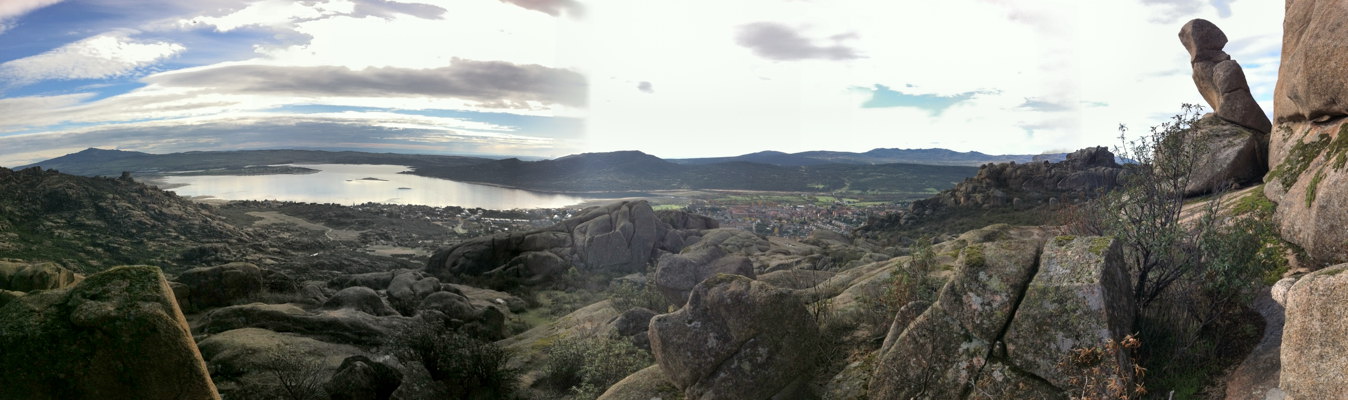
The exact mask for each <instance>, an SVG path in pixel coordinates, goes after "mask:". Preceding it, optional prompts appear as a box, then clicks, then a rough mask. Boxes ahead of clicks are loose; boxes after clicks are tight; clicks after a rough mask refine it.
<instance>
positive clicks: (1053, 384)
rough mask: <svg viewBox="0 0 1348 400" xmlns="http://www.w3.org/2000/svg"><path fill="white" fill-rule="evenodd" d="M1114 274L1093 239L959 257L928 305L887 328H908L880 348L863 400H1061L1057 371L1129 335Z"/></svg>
mask: <svg viewBox="0 0 1348 400" xmlns="http://www.w3.org/2000/svg"><path fill="white" fill-rule="evenodd" d="M1122 266H1123V264H1122V259H1121V254H1120V250H1119V245H1118V244H1117V243H1116V242H1115V241H1113V240H1111V239H1108V238H1100V237H1083V238H1077V237H1070V236H1059V237H1056V238H1052V239H1048V240H1046V241H1045V240H1040V239H1010V240H996V241H991V242H986V243H978V244H971V245H969V246H967V247H965V248H964V249H963V250H962V251H961V254H960V256H959V259H958V261H957V268H958V269H957V271H956V274H955V276H954V277H952V278H951V280H950V281H949V282H948V283H947V284H946V285H945V287H943V288H942V289H941V292H940V294H939V295H938V297H937V301H936V302H935V304H933V305H931V306H930V307H925V306H924V305H923V304H921V303H915V304H912V305H910V307H905V308H904V309H903V310H901V311H900V315H899V316H898V317H897V318H896V319H903V320H911V322H910V323H907V324H906V325H903V326H901V325H900V324H898V323H896V324H895V325H894V326H893V327H892V328H891V329H890V332H889V335H888V336H887V337H886V338H885V342H884V344H883V345H882V347H881V349H880V350H879V353H878V354H877V362H876V367H875V370H874V371H873V372H872V376H871V379H870V386H869V396H870V398H872V399H893V398H904V399H907V398H923V399H952V398H968V399H995V398H1031V399H1056V398H1065V397H1066V390H1067V389H1068V388H1070V387H1072V386H1071V384H1070V383H1069V382H1068V381H1067V380H1068V379H1070V377H1071V376H1073V374H1077V373H1080V371H1074V370H1067V369H1064V368H1072V367H1065V366H1062V365H1059V361H1062V360H1064V359H1065V358H1066V357H1067V355H1068V354H1069V353H1070V352H1071V350H1072V349H1074V348H1080V347H1094V346H1101V345H1103V344H1104V343H1105V341H1107V340H1120V339H1122V336H1123V335H1125V334H1127V333H1128V332H1129V329H1131V322H1132V306H1133V303H1132V298H1131V292H1130V291H1129V290H1128V289H1129V287H1130V283H1129V281H1128V277H1127V275H1126V274H1125V271H1124V270H1123V269H1122ZM917 310H923V311H922V312H921V314H920V315H917V316H916V317H915V318H914V317H911V316H907V315H906V314H912V313H914V312H915V311H917ZM1069 321H1070V322H1069ZM1126 362H1128V360H1126V359H1124V358H1120V359H1118V360H1108V361H1106V368H1105V370H1106V371H1109V370H1111V369H1110V368H1108V367H1109V366H1108V363H1114V364H1116V365H1115V366H1118V367H1120V369H1118V370H1120V371H1128V373H1129V374H1131V371H1132V370H1131V364H1124V363H1126ZM1121 378H1122V379H1123V381H1124V382H1131V376H1122V377H1121Z"/></svg>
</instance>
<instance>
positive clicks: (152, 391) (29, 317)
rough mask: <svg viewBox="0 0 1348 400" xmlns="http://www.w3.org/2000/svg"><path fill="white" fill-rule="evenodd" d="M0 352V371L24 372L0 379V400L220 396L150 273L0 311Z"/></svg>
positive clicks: (139, 271)
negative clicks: (10, 399)
mask: <svg viewBox="0 0 1348 400" xmlns="http://www.w3.org/2000/svg"><path fill="white" fill-rule="evenodd" d="M0 349H4V350H3V351H0V365H3V366H22V367H19V368H12V369H8V370H6V371H5V372H4V373H0V398H6V399H9V398H22V399H165V400H170V399H184V398H189V399H219V398H220V395H219V394H217V393H216V389H215V384H214V383H212V381H211V378H210V376H209V375H208V374H207V371H206V364H205V362H203V361H202V357H201V354H200V353H199V352H198V351H197V346H196V344H195V343H194V342H193V340H192V334H191V332H190V331H189V330H188V327H187V322H186V320H184V318H183V314H182V312H181V311H180V310H179V309H178V305H177V302H176V301H175V300H174V297H173V293H172V291H171V290H170V289H169V285H168V281H166V280H165V279H164V276H163V274H161V273H160V271H159V269H158V268H155V267H146V266H132V267H117V268H113V269H109V270H107V271H104V272H101V273H98V274H94V275H90V276H89V277H88V278H86V279H84V280H83V281H81V282H80V283H78V284H76V285H74V286H70V287H68V288H64V289H56V290H47V291H42V292H34V293H31V294H29V295H26V296H22V297H19V298H17V299H14V300H12V301H9V302H7V303H5V304H4V305H3V306H0ZM73 377H79V378H78V379H73Z"/></svg>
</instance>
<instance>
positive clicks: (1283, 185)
mask: <svg viewBox="0 0 1348 400" xmlns="http://www.w3.org/2000/svg"><path fill="white" fill-rule="evenodd" d="M1345 22H1348V9H1346V8H1345V6H1344V5H1343V3H1341V2H1337V1H1317V0H1295V1H1293V0H1289V1H1288V2H1287V13H1286V16H1285V18H1284V20H1283V47H1282V64H1281V66H1280V67H1279V69H1278V85H1277V89H1276V91H1275V93H1274V107H1273V115H1274V121H1275V122H1276V126H1274V129H1273V132H1272V135H1271V139H1270V143H1269V149H1270V151H1269V153H1270V154H1269V164H1268V166H1269V174H1268V175H1267V176H1266V177H1265V181H1267V182H1268V187H1267V188H1266V189H1265V190H1264V193H1265V194H1267V195H1268V197H1269V199H1270V200H1273V201H1274V202H1275V203H1278V211H1277V214H1276V215H1275V216H1274V218H1275V219H1276V220H1277V223H1278V226H1279V228H1280V230H1281V233H1282V236H1283V238H1285V239H1286V240H1288V241H1290V242H1293V243H1296V244H1298V245H1300V246H1301V247H1302V248H1304V249H1305V250H1306V252H1307V254H1309V255H1310V256H1311V257H1312V258H1313V259H1315V261H1316V262H1317V263H1318V264H1320V265H1319V266H1324V265H1329V264H1334V263H1342V262H1348V230H1345V229H1343V226H1344V225H1345V224H1346V223H1348V170H1345V169H1344V167H1345V160H1348V135H1345V134H1344V133H1345V132H1346V131H1348V118H1345V117H1348V102H1345V101H1344V98H1345V94H1348V73H1345V71H1344V68H1345V65H1348V54H1345V53H1344V52H1343V51H1342V43H1343V38H1344V37H1345V36H1346V35H1348V23H1345Z"/></svg>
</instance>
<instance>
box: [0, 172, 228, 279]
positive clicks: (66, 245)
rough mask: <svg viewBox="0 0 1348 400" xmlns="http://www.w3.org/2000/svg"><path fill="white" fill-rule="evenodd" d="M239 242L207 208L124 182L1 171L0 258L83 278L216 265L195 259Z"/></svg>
mask: <svg viewBox="0 0 1348 400" xmlns="http://www.w3.org/2000/svg"><path fill="white" fill-rule="evenodd" d="M244 239H246V235H245V234H244V233H243V232H242V231H240V230H239V229H237V228H235V227H234V226H232V225H229V224H228V223H226V222H225V221H224V220H223V219H222V218H220V217H218V216H216V215H215V214H213V213H212V212H210V211H209V208H208V206H203V205H199V204H195V203H192V202H189V201H187V200H185V199H182V198H180V197H178V196H176V195H174V194H173V193H168V192H164V191H161V190H158V189H155V188H153V187H149V186H146V185H143V184H140V183H137V182H134V181H132V180H130V179H128V178H122V179H111V178H88V177H82V176H74V175H67V174H62V173H59V172H57V171H51V170H42V169H39V168H29V169H24V170H19V171H12V170H9V169H4V168H0V258H6V257H7V258H18V259H24V260H29V261H52V262H57V263H61V264H62V265H64V266H66V267H67V268H70V269H72V270H75V271H84V272H96V271H98V270H101V269H103V268H106V267H108V266H112V265H118V264H137V263H152V264H156V265H163V266H165V267H170V266H177V265H194V264H198V263H201V262H213V261H219V260H212V259H209V257H207V259H198V257H194V256H193V253H194V251H196V249H197V248H200V247H210V246H212V245H218V244H225V243H234V242H238V241H241V240H244Z"/></svg>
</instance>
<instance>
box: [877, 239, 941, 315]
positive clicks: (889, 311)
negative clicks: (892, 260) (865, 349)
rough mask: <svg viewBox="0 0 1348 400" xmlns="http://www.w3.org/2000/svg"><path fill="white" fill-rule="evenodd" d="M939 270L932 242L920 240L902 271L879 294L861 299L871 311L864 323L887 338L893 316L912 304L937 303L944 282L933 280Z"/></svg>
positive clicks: (886, 279)
mask: <svg viewBox="0 0 1348 400" xmlns="http://www.w3.org/2000/svg"><path fill="white" fill-rule="evenodd" d="M935 268H936V251H935V250H933V249H932V245H931V239H926V238H923V239H919V240H917V241H916V242H914V244H913V246H912V247H911V249H910V257H909V259H908V262H907V263H906V264H905V265H903V267H902V268H897V269H895V271H894V273H892V274H890V276H889V277H888V278H885V281H884V284H883V286H882V288H881V289H880V290H879V293H875V294H873V295H871V296H866V297H863V298H862V299H861V301H862V303H863V305H864V306H865V307H866V309H867V310H868V312H867V314H866V317H865V318H864V320H863V322H865V323H868V324H871V325H873V326H874V328H876V333H878V334H880V335H884V334H886V333H887V332H888V329H889V324H890V323H891V322H892V321H893V320H894V314H895V313H897V312H899V309H901V308H903V306H905V305H907V304H908V303H910V302H913V301H918V300H925V301H934V300H935V299H936V292H937V291H938V290H940V287H941V284H942V282H941V281H940V280H939V279H933V278H931V277H930V275H931V272H932V270H933V269H935Z"/></svg>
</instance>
